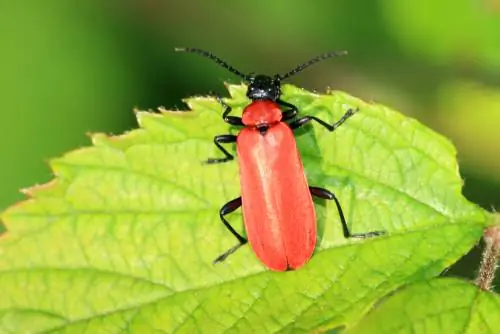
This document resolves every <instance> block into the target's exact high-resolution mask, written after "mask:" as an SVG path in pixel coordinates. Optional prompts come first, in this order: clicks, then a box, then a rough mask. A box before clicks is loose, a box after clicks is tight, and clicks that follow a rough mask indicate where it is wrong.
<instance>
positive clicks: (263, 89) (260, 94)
mask: <svg viewBox="0 0 500 334" xmlns="http://www.w3.org/2000/svg"><path fill="white" fill-rule="evenodd" d="M175 51H181V52H192V53H197V54H199V55H201V56H203V57H207V58H209V59H212V60H213V61H215V62H216V63H217V64H219V65H220V66H222V67H224V68H226V69H227V70H228V71H230V72H232V73H234V74H236V75H237V76H239V77H240V78H242V79H243V80H245V81H247V82H248V90H247V97H248V98H249V99H251V100H272V101H276V100H277V99H278V98H279V97H280V94H281V80H283V79H286V78H288V77H291V76H292V75H295V74H297V73H299V72H300V71H302V70H304V69H305V68H307V67H309V66H311V65H313V64H315V63H317V62H318V61H321V60H324V59H327V58H330V57H336V56H343V55H346V54H347V52H346V51H338V52H328V53H324V54H322V55H319V56H317V57H315V58H313V59H311V60H309V61H307V62H305V63H303V64H300V65H299V66H297V67H295V68H294V69H293V70H291V71H290V72H288V73H286V74H283V75H278V74H277V75H275V76H274V77H270V76H267V75H246V74H244V73H242V72H240V71H238V70H237V69H235V68H234V67H232V66H230V65H229V64H228V63H226V62H225V61H224V60H222V59H220V58H219V57H217V56H215V55H214V54H212V53H210V52H207V51H203V50H200V49H196V48H176V49H175Z"/></svg>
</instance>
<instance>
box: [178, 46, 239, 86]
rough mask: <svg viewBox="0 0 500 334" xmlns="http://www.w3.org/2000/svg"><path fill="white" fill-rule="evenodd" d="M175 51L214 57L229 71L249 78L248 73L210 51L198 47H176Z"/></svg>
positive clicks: (214, 59) (213, 58)
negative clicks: (242, 71)
mask: <svg viewBox="0 0 500 334" xmlns="http://www.w3.org/2000/svg"><path fill="white" fill-rule="evenodd" d="M175 51H176V52H192V53H197V54H199V55H201V56H203V57H206V58H209V59H212V60H213V61H215V62H216V63H217V64H218V65H219V66H222V67H224V68H225V69H227V70H228V71H229V72H231V73H234V74H236V75H237V76H239V77H240V78H243V79H244V80H248V75H246V74H243V73H241V72H240V71H238V70H237V69H235V68H234V67H232V66H231V65H229V64H228V63H226V62H225V61H224V60H222V59H220V58H219V57H217V56H216V55H214V54H212V53H210V52H208V51H204V50H201V49H197V48H175Z"/></svg>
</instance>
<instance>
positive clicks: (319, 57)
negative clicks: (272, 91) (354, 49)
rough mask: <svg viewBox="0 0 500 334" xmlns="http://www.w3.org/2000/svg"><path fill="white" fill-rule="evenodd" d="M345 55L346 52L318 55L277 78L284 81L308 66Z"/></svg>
mask: <svg viewBox="0 0 500 334" xmlns="http://www.w3.org/2000/svg"><path fill="white" fill-rule="evenodd" d="M345 55H347V51H333V52H328V53H324V54H322V55H319V56H317V57H315V58H313V59H311V60H309V61H306V62H305V63H303V64H300V65H299V66H297V67H296V68H294V69H293V70H291V71H290V72H288V73H286V74H283V75H278V77H279V78H280V79H286V78H288V77H291V76H292V75H295V74H297V73H299V72H300V71H302V70H305V69H306V68H308V67H309V66H311V65H313V64H315V63H317V62H319V61H322V60H325V59H328V58H331V57H340V56H345Z"/></svg>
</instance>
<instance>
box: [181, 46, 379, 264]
mask: <svg viewBox="0 0 500 334" xmlns="http://www.w3.org/2000/svg"><path fill="white" fill-rule="evenodd" d="M175 50H176V51H178V52H191V53H195V54H198V55H201V56H203V57H206V58H209V59H211V60H213V61H215V62H216V63H217V64H218V65H220V66H222V67H224V68H226V69H227V70H229V71H230V72H232V73H233V74H236V75H237V76H239V77H240V78H242V79H243V80H244V81H245V82H246V83H247V87H248V88H247V92H246V96H247V97H248V98H249V99H250V100H251V103H250V104H249V105H247V106H246V107H245V108H244V110H243V113H242V117H237V116H231V115H229V114H230V113H231V107H230V106H228V105H227V104H225V102H224V101H223V100H222V99H221V98H220V97H218V101H219V103H221V105H222V106H223V108H224V112H223V113H222V119H223V120H224V122H226V123H228V124H230V125H233V126H239V127H243V129H242V130H241V131H240V132H239V133H238V135H237V136H235V135H232V134H223V135H217V136H215V137H214V139H213V142H214V144H215V145H216V146H217V148H218V149H219V150H220V151H221V152H222V153H223V154H224V157H222V158H210V159H208V160H207V161H206V163H208V164H219V163H225V162H228V161H231V160H233V159H234V156H233V155H232V154H230V153H229V152H228V151H227V150H226V149H225V148H224V147H223V146H222V144H228V143H236V151H237V155H238V158H239V159H238V160H239V169H240V186H241V196H240V197H238V198H235V199H233V200H231V201H229V202H227V203H226V204H225V205H223V206H222V208H221V209H220V211H219V216H220V219H221V221H222V223H223V224H224V226H225V227H226V228H227V229H228V230H229V231H230V232H231V233H232V234H233V235H234V236H235V237H236V239H237V240H238V243H237V244H236V245H235V246H233V247H231V248H230V249H229V250H227V251H226V252H224V253H223V254H221V255H220V256H218V257H217V258H216V259H215V260H214V261H213V262H214V263H219V262H222V261H224V260H225V259H226V258H227V257H228V256H229V255H231V254H232V253H234V252H235V251H236V250H237V249H239V248H240V247H241V246H243V245H245V244H246V243H247V242H250V246H251V248H252V249H253V251H254V253H255V254H256V256H257V258H258V259H259V260H260V261H261V262H262V263H263V264H264V265H265V266H266V267H268V268H269V269H271V270H274V271H285V270H294V269H297V268H300V267H301V266H303V265H304V264H305V263H306V262H307V261H308V260H309V259H310V258H311V256H312V254H313V252H314V249H315V245H316V213H315V210H314V203H313V200H312V196H315V197H319V198H321V199H326V200H333V201H334V202H335V204H336V206H337V210H338V213H339V217H340V222H341V224H342V230H343V234H344V237H345V238H367V237H374V236H379V235H382V234H384V232H383V231H373V232H367V233H351V232H350V230H349V228H348V226H347V222H346V219H345V217H344V214H343V212H342V208H341V205H340V202H339V200H338V199H337V197H336V196H335V194H334V193H333V192H331V191H329V190H327V189H323V188H319V187H313V186H309V185H308V182H307V179H306V176H305V173H304V167H303V165H302V161H301V158H300V155H299V152H298V150H297V146H296V143H295V137H294V135H293V132H292V131H293V130H295V129H298V128H300V127H301V126H304V125H305V124H308V123H310V122H312V121H314V122H316V123H318V124H319V125H321V126H323V127H325V128H326V129H327V130H328V131H330V132H332V131H334V130H335V129H337V128H338V127H339V126H341V125H342V124H343V123H344V122H345V121H346V120H347V119H348V118H350V117H351V116H352V115H354V113H355V112H356V111H357V110H353V109H350V110H348V111H347V112H346V113H345V114H344V115H343V116H342V117H341V118H340V119H339V120H338V121H337V122H336V123H334V124H328V123H327V122H325V121H323V120H321V119H319V118H317V117H315V116H303V117H297V116H298V108H297V107H296V106H294V105H293V104H290V103H288V102H285V101H283V100H281V81H282V80H284V79H286V78H289V77H290V76H292V75H295V74H297V73H298V72H300V71H302V70H304V69H305V68H307V67H309V66H311V65H313V64H314V63H317V62H319V61H321V60H324V59H327V58H330V57H335V56H342V55H345V54H346V52H345V51H340V52H329V53H325V54H322V55H319V56H317V57H315V58H312V59H311V60H309V61H307V62H305V63H303V64H301V65H299V66H297V67H296V68H294V69H293V70H291V71H290V72H288V73H286V74H284V75H279V74H276V75H274V76H267V75H261V74H259V75H246V74H243V73H242V72H240V71H238V70H237V69H235V68H234V67H232V66H230V65H229V64H228V63H227V62H225V61H224V60H222V59H220V58H219V57H217V56H215V55H214V54H212V53H210V52H207V51H204V50H201V49H198V48H176V49H175ZM281 108H284V109H285V110H284V111H282V110H281ZM241 206H242V207H243V220H244V226H245V230H246V236H247V238H248V239H247V238H245V237H243V236H242V235H241V234H240V233H238V232H237V231H236V230H235V229H234V228H233V227H232V226H231V225H230V224H229V222H228V221H227V220H226V218H225V216H226V215H228V214H230V213H231V212H233V211H235V210H237V209H238V208H239V207H241Z"/></svg>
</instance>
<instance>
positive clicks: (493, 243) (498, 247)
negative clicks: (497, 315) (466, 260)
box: [476, 225, 500, 291]
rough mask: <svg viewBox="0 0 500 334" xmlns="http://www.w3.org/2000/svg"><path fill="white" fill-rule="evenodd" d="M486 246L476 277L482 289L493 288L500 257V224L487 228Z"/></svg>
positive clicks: (484, 236)
mask: <svg viewBox="0 0 500 334" xmlns="http://www.w3.org/2000/svg"><path fill="white" fill-rule="evenodd" d="M483 239H484V243H485V247H484V251H483V255H482V259H481V266H480V268H479V273H478V275H477V278H476V284H477V285H478V286H479V287H480V288H481V289H482V290H486V291H489V290H491V284H492V283H493V280H494V279H495V271H496V268H497V262H498V260H499V258H500V225H496V226H492V227H489V228H487V229H486V231H485V232H484V235H483Z"/></svg>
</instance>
